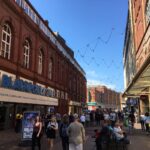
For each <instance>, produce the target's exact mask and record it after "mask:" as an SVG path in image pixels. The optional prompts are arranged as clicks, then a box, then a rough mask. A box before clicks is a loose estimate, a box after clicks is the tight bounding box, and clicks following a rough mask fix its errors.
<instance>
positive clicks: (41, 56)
mask: <svg viewBox="0 0 150 150" xmlns="http://www.w3.org/2000/svg"><path fill="white" fill-rule="evenodd" d="M42 71H43V53H42V50H40V52H39V59H38V74H42Z"/></svg>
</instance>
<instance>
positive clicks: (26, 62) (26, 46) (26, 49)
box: [23, 39, 31, 69]
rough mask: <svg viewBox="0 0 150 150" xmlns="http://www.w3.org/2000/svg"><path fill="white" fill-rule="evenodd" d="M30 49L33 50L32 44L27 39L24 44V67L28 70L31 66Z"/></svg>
mask: <svg viewBox="0 0 150 150" xmlns="http://www.w3.org/2000/svg"><path fill="white" fill-rule="evenodd" d="M30 49H31V46H30V43H29V41H28V40H27V39H26V40H25V44H24V55H23V66H24V67H25V68H27V69H29V65H30Z"/></svg>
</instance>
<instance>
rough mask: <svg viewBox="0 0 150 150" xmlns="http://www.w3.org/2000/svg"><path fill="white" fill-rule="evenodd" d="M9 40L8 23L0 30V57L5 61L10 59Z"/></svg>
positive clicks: (10, 35) (10, 34) (9, 30)
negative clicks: (0, 37)
mask: <svg viewBox="0 0 150 150" xmlns="http://www.w3.org/2000/svg"><path fill="white" fill-rule="evenodd" d="M11 39H12V31H11V28H10V26H9V24H8V23H7V24H4V26H3V28H2V40H1V49H0V56H2V57H4V58H6V59H10V49H11Z"/></svg>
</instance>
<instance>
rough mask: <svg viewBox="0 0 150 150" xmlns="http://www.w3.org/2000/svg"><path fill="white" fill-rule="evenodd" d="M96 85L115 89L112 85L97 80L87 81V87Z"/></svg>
mask: <svg viewBox="0 0 150 150" xmlns="http://www.w3.org/2000/svg"><path fill="white" fill-rule="evenodd" d="M98 85H104V86H107V87H108V88H110V89H113V90H115V89H116V86H115V85H113V84H107V83H104V82H101V81H99V80H93V79H88V80H87V86H98Z"/></svg>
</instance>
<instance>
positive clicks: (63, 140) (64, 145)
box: [61, 137, 69, 150]
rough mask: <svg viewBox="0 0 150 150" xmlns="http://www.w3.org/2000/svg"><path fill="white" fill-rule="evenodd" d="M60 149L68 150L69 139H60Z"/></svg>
mask: <svg viewBox="0 0 150 150" xmlns="http://www.w3.org/2000/svg"><path fill="white" fill-rule="evenodd" d="M61 140H62V147H63V150H69V139H68V137H66V138H65V137H63V138H62V139H61Z"/></svg>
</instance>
